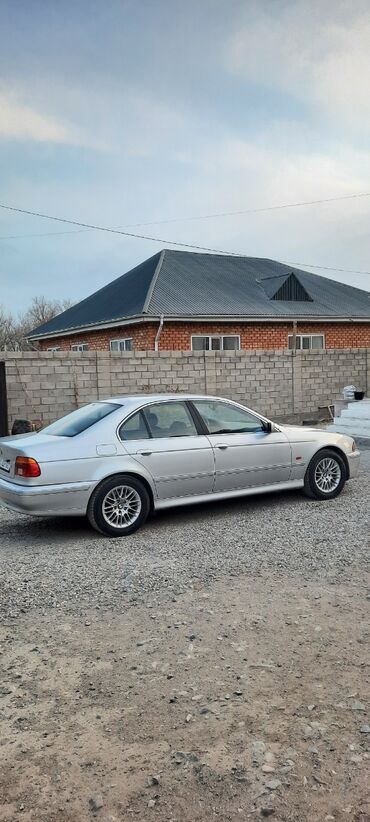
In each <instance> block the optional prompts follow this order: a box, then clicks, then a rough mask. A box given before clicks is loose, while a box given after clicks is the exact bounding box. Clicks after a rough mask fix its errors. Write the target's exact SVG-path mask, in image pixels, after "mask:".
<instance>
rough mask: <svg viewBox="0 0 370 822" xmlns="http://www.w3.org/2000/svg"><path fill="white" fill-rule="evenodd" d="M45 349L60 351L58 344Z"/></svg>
mask: <svg viewBox="0 0 370 822" xmlns="http://www.w3.org/2000/svg"><path fill="white" fill-rule="evenodd" d="M46 350H47V351H60V345H55V346H54V347H53V348H47V349H46Z"/></svg>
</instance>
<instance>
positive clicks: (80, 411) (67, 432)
mask: <svg viewBox="0 0 370 822" xmlns="http://www.w3.org/2000/svg"><path fill="white" fill-rule="evenodd" d="M117 408H121V406H120V405H115V404H114V403H112V402H91V403H90V404H89V405H84V406H83V407H82V408H77V410H76V411H72V412H71V414H67V416H66V417H62V418H61V419H60V420H56V422H52V424H51V425H47V426H46V428H44V429H43V431H42V433H43V434H51V435H52V436H54V437H75V436H76V434H81V432H82V431H86V429H87V428H91V426H92V425H95V423H96V422H99V420H103V419H104V417H107V416H108V414H112V413H113V411H116V410H117Z"/></svg>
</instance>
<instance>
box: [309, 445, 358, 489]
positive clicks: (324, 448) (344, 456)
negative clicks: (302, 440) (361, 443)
mask: <svg viewBox="0 0 370 822" xmlns="http://www.w3.org/2000/svg"><path fill="white" fill-rule="evenodd" d="M320 451H334V453H335V454H338V456H339V457H341V459H342V460H343V462H344V465H345V468H346V482H347V480H349V477H350V472H349V463H348V457H347V454H346V453H345V452H344V451H342V449H341V448H339V446H338V445H332V444H331V443H330V444H328V445H322V446H321V447H320V448H318V449H317V451H315V453H314V454H312V457H311V459H310V462H309V464H308V466H307V471H308V469H309V467H310V464H311V460H312V459H313V458H314V457H317V455H318V454H320Z"/></svg>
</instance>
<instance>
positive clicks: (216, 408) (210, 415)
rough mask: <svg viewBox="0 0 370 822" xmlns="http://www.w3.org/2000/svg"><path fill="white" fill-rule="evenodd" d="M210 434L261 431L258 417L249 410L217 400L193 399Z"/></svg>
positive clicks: (261, 426)
mask: <svg viewBox="0 0 370 822" xmlns="http://www.w3.org/2000/svg"><path fill="white" fill-rule="evenodd" d="M193 405H195V408H196V409H197V411H199V414H200V415H201V417H202V418H203V420H204V422H205V424H206V426H207V428H208V431H209V433H210V434H239V433H240V434H242V433H253V432H256V431H262V430H263V425H262V423H261V421H260V420H259V419H258V417H254V416H253V414H250V413H249V411H244V409H242V408H237V407H236V406H235V405H229V403H227V402H219V401H218V400H193Z"/></svg>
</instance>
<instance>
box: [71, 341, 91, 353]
mask: <svg viewBox="0 0 370 822" xmlns="http://www.w3.org/2000/svg"><path fill="white" fill-rule="evenodd" d="M82 345H85V346H86V348H81V346H82ZM88 350H89V343H88V342H83V343H74V344H73V345H71V351H74V352H75V353H77V354H81V353H83V352H84V351H88Z"/></svg>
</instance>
